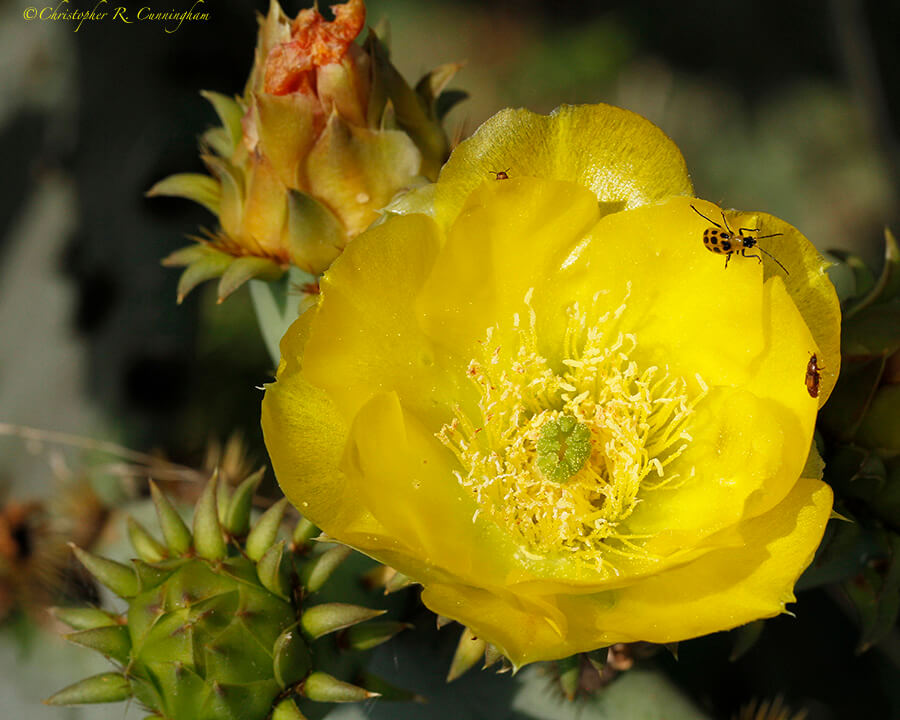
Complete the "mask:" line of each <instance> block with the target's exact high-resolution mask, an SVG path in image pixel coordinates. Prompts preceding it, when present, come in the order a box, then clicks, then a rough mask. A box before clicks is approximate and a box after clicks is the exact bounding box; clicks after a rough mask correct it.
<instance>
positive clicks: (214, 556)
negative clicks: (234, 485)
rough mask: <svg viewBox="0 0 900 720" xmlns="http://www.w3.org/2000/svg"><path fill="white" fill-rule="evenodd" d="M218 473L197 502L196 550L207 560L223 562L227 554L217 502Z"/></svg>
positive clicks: (195, 518) (195, 522) (195, 520)
mask: <svg viewBox="0 0 900 720" xmlns="http://www.w3.org/2000/svg"><path fill="white" fill-rule="evenodd" d="M218 481H219V477H218V472H215V473H213V476H212V477H211V478H210V480H209V482H208V483H206V487H205V488H203V492H202V493H201V495H200V499H199V500H198V501H197V507H196V508H195V510H194V549H195V550H196V551H197V555H199V556H200V557H202V558H206V559H207V560H221V559H223V558H224V557H225V555H226V553H227V547H226V545H225V539H224V538H223V537H222V527H221V526H220V525H219V509H218V503H217V501H216V487H217V485H218Z"/></svg>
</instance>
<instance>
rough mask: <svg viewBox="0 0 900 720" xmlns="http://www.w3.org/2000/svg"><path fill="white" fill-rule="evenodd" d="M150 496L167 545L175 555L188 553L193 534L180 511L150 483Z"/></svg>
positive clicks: (154, 484) (153, 483)
mask: <svg viewBox="0 0 900 720" xmlns="http://www.w3.org/2000/svg"><path fill="white" fill-rule="evenodd" d="M150 494H151V495H152V496H153V504H154V505H155V506H156V515H157V517H158V518H159V526H160V528H162V533H163V537H164V538H165V541H166V545H167V546H168V548H169V551H170V552H171V553H172V554H173V555H181V554H183V553H186V552H187V551H188V550H189V549H190V547H191V542H192V539H191V532H190V530H188V528H187V525H185V524H184V520H182V519H181V516H180V515H179V514H178V511H177V510H176V509H175V507H174V506H173V505H172V503H171V502H169V498H167V497H166V496H165V495H163V494H162V492H160V489H159V488H158V487H157V485H156V483H155V482H153V481H152V480H151V481H150Z"/></svg>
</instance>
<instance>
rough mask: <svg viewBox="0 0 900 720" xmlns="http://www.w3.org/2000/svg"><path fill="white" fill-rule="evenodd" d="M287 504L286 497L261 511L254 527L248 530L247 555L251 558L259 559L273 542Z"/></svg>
mask: <svg viewBox="0 0 900 720" xmlns="http://www.w3.org/2000/svg"><path fill="white" fill-rule="evenodd" d="M287 506H288V501H287V498H282V499H281V500H279V501H278V502H277V503H275V504H274V505H273V506H272V507H270V508H269V509H268V510H266V511H265V512H264V513H263V516H262V517H261V518H260V519H259V522H257V523H256V527H254V528H253V529H252V530H251V531H250V534H249V535H248V536H247V557H249V558H250V559H251V560H259V559H260V558H261V557H262V556H263V554H264V553H265V552H266V550H268V549H269V548H270V547H272V545H273V544H274V543H275V538H276V537H278V528H279V527H280V526H281V520H282V519H283V518H284V513H285V510H287Z"/></svg>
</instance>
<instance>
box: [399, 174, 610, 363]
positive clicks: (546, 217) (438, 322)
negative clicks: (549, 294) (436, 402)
mask: <svg viewBox="0 0 900 720" xmlns="http://www.w3.org/2000/svg"><path fill="white" fill-rule="evenodd" d="M598 217H599V212H598V209H597V202H596V199H595V198H594V196H593V195H592V194H591V193H589V192H588V191H587V190H585V189H584V188H582V187H579V186H578V185H575V184H573V183H570V182H559V181H550V180H538V179H536V178H519V179H515V180H512V179H511V180H503V181H490V182H485V183H482V184H481V186H480V187H479V188H478V189H477V190H476V191H475V192H473V193H472V195H471V196H470V197H469V199H468V200H467V201H466V204H465V207H464V208H463V209H462V212H461V213H460V216H459V218H458V219H457V220H456V222H455V223H454V224H453V226H452V228H451V229H450V232H449V237H448V239H447V242H446V244H445V245H444V247H443V248H442V250H441V254H440V258H439V259H438V260H437V261H436V263H435V269H434V272H433V273H432V274H431V276H430V277H429V278H428V281H427V283H426V284H425V287H424V288H423V290H422V293H421V296H420V297H419V299H418V304H417V308H418V310H419V313H420V315H421V317H422V323H423V325H424V327H425V328H426V329H427V331H428V333H429V335H430V336H431V337H432V338H434V339H435V342H438V343H440V344H441V345H442V346H443V347H444V348H447V349H448V350H450V349H452V351H453V352H454V353H460V354H462V356H463V357H462V362H463V363H464V364H465V363H468V361H469V360H471V359H472V358H473V357H474V350H473V346H474V344H475V343H477V342H480V341H482V340H483V339H484V333H485V330H486V329H487V328H488V327H490V326H492V325H495V324H497V323H498V322H502V323H506V324H508V323H510V322H511V321H512V319H513V316H514V314H515V313H517V312H521V311H522V310H523V309H524V306H523V304H522V303H523V298H524V296H525V293H526V292H527V291H528V290H529V289H531V288H536V287H540V286H542V285H544V284H546V283H547V278H552V277H553V274H554V273H555V272H556V271H558V269H559V268H560V266H561V265H562V264H563V263H564V262H565V260H566V258H567V257H568V256H569V254H570V253H571V252H572V249H573V248H574V247H575V246H576V245H577V243H578V242H579V241H580V240H581V239H582V237H583V236H584V234H585V233H586V232H587V231H588V229H589V228H590V227H591V226H592V225H593V224H594V223H595V222H596V220H597V218H598ZM554 282H555V281H554ZM461 369H462V370H463V371H464V370H465V365H463V367H462V368H461Z"/></svg>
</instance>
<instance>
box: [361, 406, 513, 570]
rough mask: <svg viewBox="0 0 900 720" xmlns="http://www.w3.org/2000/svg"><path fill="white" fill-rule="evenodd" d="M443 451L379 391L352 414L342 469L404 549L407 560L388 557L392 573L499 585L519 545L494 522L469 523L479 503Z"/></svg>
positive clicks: (426, 430) (429, 434) (474, 521)
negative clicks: (353, 418)
mask: <svg viewBox="0 0 900 720" xmlns="http://www.w3.org/2000/svg"><path fill="white" fill-rule="evenodd" d="M387 447H389V448H390V452H385V448H387ZM449 456H450V453H449V451H447V450H446V449H445V448H444V447H443V446H442V445H440V443H438V442H437V440H436V439H435V437H434V435H433V434H432V433H430V432H428V429H427V428H425V427H423V426H422V424H421V423H420V422H418V421H417V420H416V418H415V417H414V416H413V415H412V414H411V413H408V412H404V409H403V407H402V406H401V404H400V401H399V398H398V397H397V395H396V393H380V394H378V395H375V396H374V397H373V398H372V399H371V400H370V401H369V402H368V403H367V404H366V405H365V406H364V407H363V408H362V409H361V410H360V411H359V412H358V413H357V415H356V418H355V421H354V425H353V429H352V432H351V435H350V438H349V441H348V445H347V453H346V459H345V462H344V464H343V468H344V471H345V475H346V477H347V478H348V482H350V483H351V484H352V485H353V488H354V495H355V496H356V498H357V499H356V502H357V503H360V504H361V505H362V506H364V507H366V508H368V509H369V510H370V511H371V513H372V515H373V516H374V517H375V518H376V520H377V521H378V522H379V523H380V524H381V525H382V526H383V527H384V528H385V530H386V531H387V533H389V534H390V535H392V536H394V537H397V538H400V539H402V543H403V544H404V545H405V546H407V547H409V548H410V552H409V559H407V558H396V557H395V558H394V562H395V563H399V564H396V565H392V566H393V567H395V568H396V569H397V570H399V571H401V572H403V573H405V574H412V575H413V576H414V577H416V579H417V580H420V581H421V580H426V579H443V580H446V579H448V578H454V579H456V580H458V579H460V578H462V579H466V578H469V579H471V580H472V581H474V582H482V583H489V584H497V585H501V584H503V583H504V582H505V581H506V579H507V576H508V575H509V574H510V568H511V567H513V566H514V565H515V564H516V563H515V560H514V555H515V554H516V553H517V551H518V548H517V547H516V546H515V545H514V544H513V543H512V542H511V541H510V538H509V537H508V536H506V535H505V534H504V533H503V532H502V531H501V530H500V529H499V528H498V527H497V526H496V525H494V524H493V523H486V522H484V521H483V520H482V521H481V522H476V519H475V517H474V516H475V515H476V511H477V510H478V506H477V505H476V504H475V502H474V500H473V499H472V497H471V495H470V494H469V493H468V492H466V491H465V490H464V489H463V488H462V487H460V485H459V484H458V483H457V482H456V479H455V478H454V477H453V474H452V471H451V469H450V468H451V458H450V457H449ZM398 498H403V500H402V502H400V501H398ZM487 547H489V548H491V552H489V553H486V552H484V548H487ZM375 556H376V557H379V554H378V553H377V551H376V553H375ZM379 559H381V558H380V557H379Z"/></svg>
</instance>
